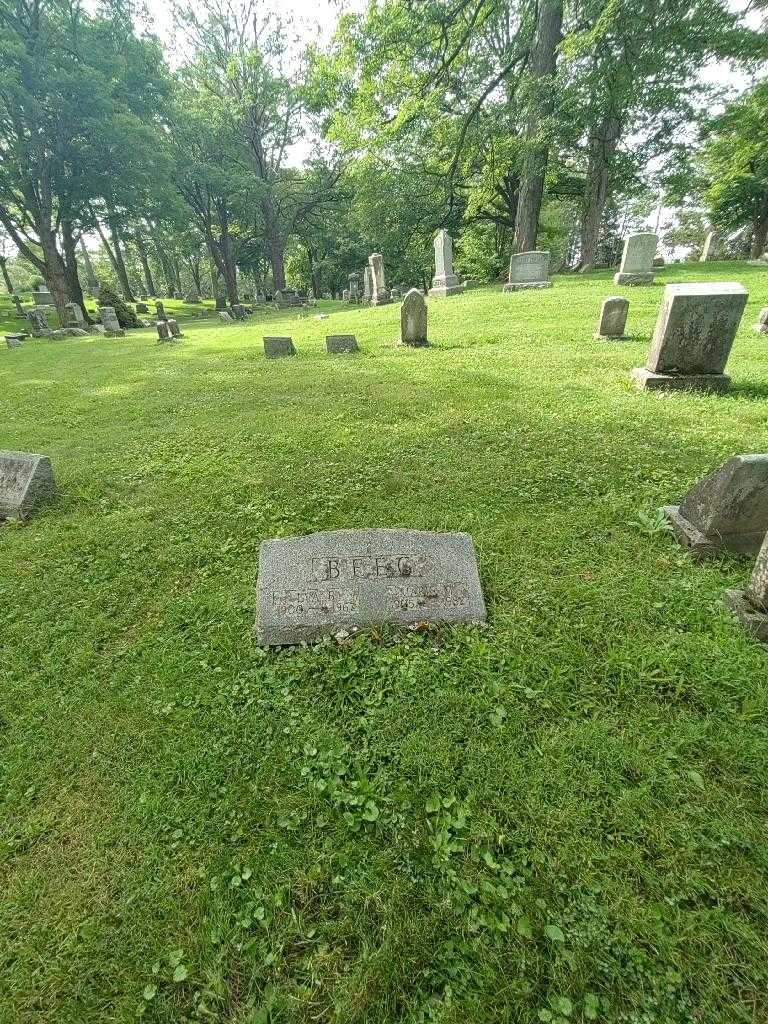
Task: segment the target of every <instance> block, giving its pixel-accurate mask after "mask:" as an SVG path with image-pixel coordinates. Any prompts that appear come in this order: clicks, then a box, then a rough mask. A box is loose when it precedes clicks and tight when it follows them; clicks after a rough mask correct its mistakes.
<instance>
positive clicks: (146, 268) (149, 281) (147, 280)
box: [136, 231, 157, 295]
mask: <svg viewBox="0 0 768 1024" xmlns="http://www.w3.org/2000/svg"><path fill="white" fill-rule="evenodd" d="M136 251H137V252H138V254H139V260H140V261H141V269H142V271H143V273H144V285H145V287H146V289H147V295H157V289H156V288H155V279H154V278H153V277H152V268H151V267H150V265H149V254H148V252H147V244H146V242H145V241H144V235H142V233H141V232H140V231H137V232H136Z"/></svg>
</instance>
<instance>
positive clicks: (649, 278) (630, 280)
mask: <svg viewBox="0 0 768 1024" xmlns="http://www.w3.org/2000/svg"><path fill="white" fill-rule="evenodd" d="M613 283H614V284H630V285H632V284H653V274H614V277H613Z"/></svg>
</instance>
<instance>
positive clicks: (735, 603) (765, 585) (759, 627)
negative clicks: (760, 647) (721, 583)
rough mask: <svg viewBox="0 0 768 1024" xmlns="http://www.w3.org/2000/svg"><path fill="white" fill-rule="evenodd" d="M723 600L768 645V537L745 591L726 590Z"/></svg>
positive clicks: (746, 626)
mask: <svg viewBox="0 0 768 1024" xmlns="http://www.w3.org/2000/svg"><path fill="white" fill-rule="evenodd" d="M723 600H724V601H725V604H726V606H727V607H728V608H730V610H731V611H732V612H733V613H734V615H736V616H737V617H738V618H739V619H740V620H741V622H742V624H743V625H744V626H745V628H746V629H748V630H749V631H750V632H751V633H754V634H755V636H756V637H757V638H758V640H761V641H762V642H763V643H768V535H766V537H765V539H764V540H763V544H762V547H761V548H760V551H759V552H758V555H757V561H756V562H755V567H754V569H753V570H752V576H751V577H750V580H749V583H748V584H747V587H746V589H745V590H726V592H725V594H724V595H723Z"/></svg>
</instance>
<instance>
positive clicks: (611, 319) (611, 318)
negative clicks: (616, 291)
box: [595, 295, 629, 338]
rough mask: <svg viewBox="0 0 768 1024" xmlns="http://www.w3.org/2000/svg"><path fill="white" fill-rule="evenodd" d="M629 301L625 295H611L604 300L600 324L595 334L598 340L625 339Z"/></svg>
mask: <svg viewBox="0 0 768 1024" xmlns="http://www.w3.org/2000/svg"><path fill="white" fill-rule="evenodd" d="M628 313H629V299H625V298H624V296H623V295H611V296H610V297H609V298H607V299H604V300H603V306H602V309H601V310H600V323H599V324H598V325H597V331H596V332H595V337H596V338H623V337H625V334H624V332H625V330H626V327H627V314H628Z"/></svg>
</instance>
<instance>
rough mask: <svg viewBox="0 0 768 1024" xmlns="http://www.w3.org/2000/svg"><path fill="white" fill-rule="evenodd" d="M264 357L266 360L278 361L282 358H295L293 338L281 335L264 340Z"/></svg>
mask: <svg viewBox="0 0 768 1024" xmlns="http://www.w3.org/2000/svg"><path fill="white" fill-rule="evenodd" d="M264 355H265V356H266V357H267V359H280V358H282V356H295V355H296V348H295V346H294V344H293V338H290V337H284V336H282V335H271V336H269V337H266V338H264Z"/></svg>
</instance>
